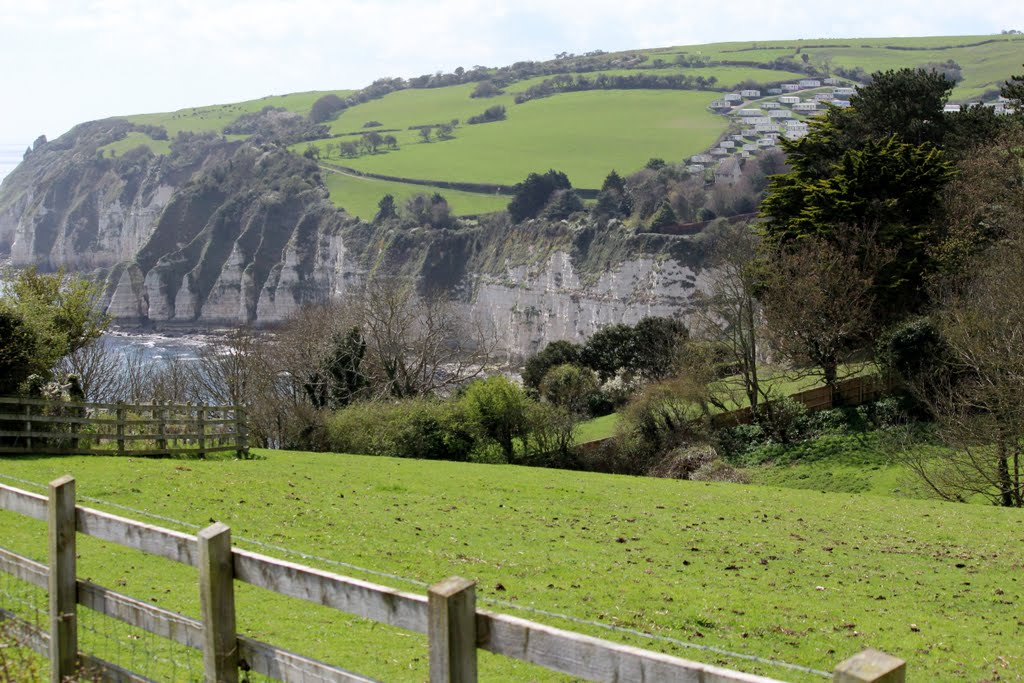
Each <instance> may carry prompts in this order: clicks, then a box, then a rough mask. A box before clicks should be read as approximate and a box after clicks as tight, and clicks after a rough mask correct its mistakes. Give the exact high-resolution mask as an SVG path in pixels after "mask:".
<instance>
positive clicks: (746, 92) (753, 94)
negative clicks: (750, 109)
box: [740, 90, 761, 97]
mask: <svg viewBox="0 0 1024 683" xmlns="http://www.w3.org/2000/svg"><path fill="white" fill-rule="evenodd" d="M740 95H743V96H744V97H760V96H761V91H760V90H740Z"/></svg>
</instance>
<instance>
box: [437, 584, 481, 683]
mask: <svg viewBox="0 0 1024 683" xmlns="http://www.w3.org/2000/svg"><path fill="white" fill-rule="evenodd" d="M475 586H476V583H475V582H473V581H469V580H467V579H463V578H460V577H458V576H453V577H450V578H447V579H445V580H444V581H441V582H440V583H436V584H434V585H433V586H431V587H430V588H428V589H427V639H428V640H429V650H430V683H476V589H475Z"/></svg>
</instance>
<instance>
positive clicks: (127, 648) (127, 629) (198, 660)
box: [0, 474, 832, 683]
mask: <svg viewBox="0 0 1024 683" xmlns="http://www.w3.org/2000/svg"><path fill="white" fill-rule="evenodd" d="M0 479H5V480H8V481H12V482H17V483H19V484H22V485H26V486H32V487H36V488H38V489H41V490H46V488H47V485H45V484H41V483H39V482H33V481H29V480H25V479H20V478H17V477H12V476H10V475H5V474H0ZM78 498H79V499H80V500H84V501H89V502H92V503H96V504H100V505H104V506H107V507H110V508H114V509H118V510H122V511H125V512H130V513H132V514H133V515H136V516H141V517H148V518H150V519H152V520H159V521H162V522H166V523H169V524H172V525H175V526H176V527H178V528H179V529H180V530H190V531H197V530H199V529H201V528H202V527H201V526H199V525H195V524H192V523H190V522H186V521H182V520H179V519H175V518H172V517H167V516H164V515H158V514H154V513H150V512H146V511H144V510H138V509H135V508H132V507H129V506H126V505H121V504H118V503H112V502H108V501H105V500H102V499H99V498H92V497H89V496H84V495H79V496H78ZM232 540H233V542H234V543H236V544H238V545H249V546H253V547H255V548H259V549H261V550H272V551H274V552H277V553H283V554H285V555H290V556H292V557H295V558H299V559H301V560H303V561H307V562H316V563H321V564H323V565H328V566H334V567H340V568H344V569H346V570H348V571H356V572H360V573H362V574H364V575H368V576H375V577H378V578H386V579H391V580H393V581H399V582H402V583H406V584H409V585H412V586H416V587H418V588H426V587H427V586H428V585H429V584H428V583H427V582H424V581H421V580H418V579H413V578H409V577H404V576H401V575H398V574H393V573H388V572H381V571H377V570H373V569H368V568H365V567H361V566H358V565H355V564H351V563H348V562H343V561H340V560H333V559H330V558H326V557H321V556H318V555H313V554H309V553H305V552H302V551H297V550H294V549H290V548H286V547H284V546H278V545H274V544H271V543H265V542H263V541H260V540H257V539H252V538H247V537H244V536H233V539H232ZM0 575H2V572H0ZM26 585H27V584H26ZM28 587H29V588H34V587H33V586H28ZM35 590H39V589H35ZM40 592H41V593H42V612H43V613H42V623H43V624H44V629H45V624H46V619H47V615H46V592H45V591H40ZM477 601H478V602H482V603H486V604H490V605H493V606H496V607H503V608H510V609H514V610H517V611H520V612H526V613H529V614H533V615H540V616H544V617H548V618H549V619H557V620H562V621H566V622H570V623H573V624H578V625H583V626H588V627H591V628H594V629H600V630H603V631H606V632H611V633H616V634H620V635H623V636H627V637H629V638H636V639H639V640H642V641H648V642H657V643H662V644H665V645H669V646H672V647H673V648H683V649H689V650H696V651H702V652H707V653H710V654H714V655H717V656H718V657H725V658H728V659H733V660H742V661H749V662H756V663H759V664H763V665H765V666H771V667H775V668H780V669H787V670H790V671H799V672H802V673H806V674H811V675H816V676H821V677H824V678H831V677H832V674H831V673H830V672H827V671H821V670H818V669H814V668H811V667H807V666H803V665H800V664H793V663H790V662H785V661H781V660H777V659H770V658H766V657H759V656H757V655H752V654H748V653H741V652H733V651H730V650H726V649H724V648H719V647H715V646H712V645H704V644H701V643H691V642H687V641H683V640H680V639H677V638H672V637H669V636H663V635H658V634H654V633H647V632H644V631H639V630H636V629H632V628H627V627H623V626H617V625H615V624H608V623H604V622H599V621H593V620H590V619H584V618H581V617H576V616H572V615H568V614H564V613H559V612H553V611H549V610H545V609H542V608H538V607H534V606H531V605H523V604H518V603H514V602H510V601H506V600H498V599H494V598H487V597H485V596H481V595H478V596H477ZM33 604H35V603H33ZM83 611H85V612H88V611H89V610H83ZM93 616H94V617H95V618H96V619H100V620H103V621H109V622H112V624H108V625H104V626H103V629H106V630H103V629H101V628H94V629H92V630H94V631H97V632H98V633H99V634H100V635H101V636H102V637H101V638H100V640H99V641H97V642H98V643H100V644H101V646H102V647H103V648H105V649H100V650H96V651H95V652H93V651H89V652H90V653H91V654H94V655H95V656H97V657H99V658H101V659H106V660H107V661H110V662H112V663H115V664H118V665H120V666H124V667H125V668H128V669H130V670H132V671H137V672H139V673H142V674H143V675H146V676H147V677H150V676H148V674H146V673H144V670H145V667H142V668H134V667H133V666H130V665H129V664H130V663H131V662H132V661H133V660H132V659H130V658H129V659H127V660H125V661H127V662H128V664H126V663H122V661H121V660H120V659H118V657H121V656H122V653H128V656H129V657H131V656H134V655H135V654H136V653H140V652H150V653H153V652H156V651H157V650H159V647H160V646H159V644H156V645H154V644H153V643H151V642H150V641H161V643H166V644H167V645H168V646H169V648H168V650H169V651H168V653H167V655H160V656H152V657H151V660H152V661H150V662H147V665H148V666H151V667H152V666H153V665H154V663H156V662H161V663H162V664H161V668H159V670H158V673H160V674H161V675H159V676H156V677H155V678H153V680H168V681H192V680H197V681H201V680H202V672H203V663H202V655H201V653H199V652H198V651H196V650H192V649H190V648H186V647H184V646H181V645H177V644H176V643H173V642H171V641H167V640H164V639H162V638H159V637H157V636H154V635H152V634H149V633H147V632H145V631H142V630H141V629H136V628H134V627H131V626H129V625H127V624H124V623H123V622H119V621H117V620H113V619H110V618H108V617H105V616H103V615H99V614H93ZM83 626H84V625H83ZM115 629H121V631H123V633H118V634H117V635H114V634H115V633H117V632H116V631H115ZM84 630H85V629H84V628H83V631H84ZM89 642H91V641H89V640H86V641H84V642H83V643H82V644H83V646H84V645H86V644H87V643H89ZM83 649H84V647H83ZM172 650H173V652H170V651H172ZM178 651H180V652H178ZM104 653H106V654H107V655H109V656H110V658H109V659H108V657H107V656H104ZM111 653H113V654H111ZM179 676H183V677H179ZM192 676H194V678H193V677H192ZM243 680H244V681H249V682H250V683H257V682H260V683H262V681H271V680H274V679H271V678H266V677H264V676H261V675H259V674H255V673H247V674H246V678H244V679H243ZM321 680H323V679H322V677H321V675H320V674H319V673H318V672H315V671H310V672H308V677H307V676H305V675H304V676H303V678H302V681H303V683H305V682H306V681H309V683H318V681H321Z"/></svg>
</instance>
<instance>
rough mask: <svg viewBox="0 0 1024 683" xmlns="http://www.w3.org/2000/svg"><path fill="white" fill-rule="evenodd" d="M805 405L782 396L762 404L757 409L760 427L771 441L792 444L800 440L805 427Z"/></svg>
mask: <svg viewBox="0 0 1024 683" xmlns="http://www.w3.org/2000/svg"><path fill="white" fill-rule="evenodd" d="M806 414H807V406H805V405H804V404H803V403H800V402H799V401H794V400H793V399H792V398H790V397H789V396H783V397H782V398H779V399H777V400H775V401H769V402H768V403H764V404H762V406H761V407H760V410H759V411H758V422H759V423H760V425H761V428H762V429H764V431H765V433H766V434H768V436H769V437H771V439H772V440H773V441H776V442H777V443H781V444H792V443H796V442H797V441H799V440H800V438H801V436H802V435H803V433H804V431H805V429H806V421H804V420H803V417H804V415H806Z"/></svg>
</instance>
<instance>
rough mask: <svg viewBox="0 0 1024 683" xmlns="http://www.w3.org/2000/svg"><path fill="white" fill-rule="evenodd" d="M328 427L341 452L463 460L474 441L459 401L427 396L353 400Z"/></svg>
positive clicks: (328, 435) (336, 415) (330, 420)
mask: <svg viewBox="0 0 1024 683" xmlns="http://www.w3.org/2000/svg"><path fill="white" fill-rule="evenodd" d="M367 425H373V429H367ZM326 431H327V438H328V441H329V443H330V446H331V450H333V451H335V452H339V453H360V454H365V455H386V456H392V457H397V458H425V459H428V460H458V461H465V460H469V459H470V455H471V454H472V453H473V450H474V448H475V447H476V439H475V437H474V435H473V432H472V430H471V428H470V425H469V422H468V421H467V419H466V415H465V413H464V412H463V411H462V410H461V409H460V406H459V404H458V403H455V402H440V401H435V400H431V399H425V398H418V399H409V400H405V401H400V402H397V403H373V402H365V403H354V404H352V405H350V406H348V407H347V408H345V409H344V410H339V411H338V412H336V413H334V415H332V416H331V417H330V418H329V419H328V420H327V424H326Z"/></svg>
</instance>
